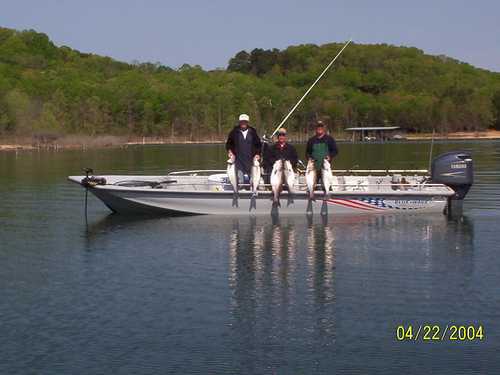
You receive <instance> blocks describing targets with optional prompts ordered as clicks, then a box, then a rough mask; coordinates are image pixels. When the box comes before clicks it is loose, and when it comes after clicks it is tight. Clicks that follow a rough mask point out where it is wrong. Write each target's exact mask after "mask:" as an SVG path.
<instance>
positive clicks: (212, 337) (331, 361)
mask: <svg viewBox="0 0 500 375" xmlns="http://www.w3.org/2000/svg"><path fill="white" fill-rule="evenodd" d="M456 149H461V150H469V151H472V152H473V156H474V160H475V168H476V173H475V179H476V181H475V185H474V186H473V188H472V190H471V192H470V193H469V196H468V197H467V200H466V202H465V208H464V215H463V217H462V218H457V219H447V218H446V217H445V216H443V215H430V216H425V215H422V216H404V217H395V216H384V217H370V216H364V217H363V216H359V217H350V218H341V217H338V218H330V219H329V220H328V222H323V221H322V220H321V218H320V217H315V218H314V219H313V221H312V222H309V221H308V220H307V218H306V216H305V215H304V217H295V218H287V217H282V218H281V219H280V220H279V221H272V220H271V218H270V217H269V218H268V217H262V218H261V217H259V218H256V219H255V218H250V217H249V218H240V219H235V218H231V217H184V218H151V219H130V218H125V217H120V216H118V215H109V211H108V210H107V209H106V208H105V207H104V206H103V205H102V204H101V203H100V202H99V201H97V200H96V199H95V198H93V197H92V198H90V201H89V222H88V226H86V224H85V219H84V210H83V202H84V192H83V190H82V189H80V188H78V187H77V186H75V185H73V184H70V183H69V182H67V181H66V176H67V175H70V174H80V173H81V169H82V168H83V167H87V166H90V167H93V168H94V170H95V171H96V173H102V174H106V173H143V174H151V173H163V172H164V171H166V170H167V169H183V168H224V163H225V160H226V157H225V154H224V151H223V148H222V146H213V145H211V146H208V145H206V146H205V145H191V146H138V147H129V148H126V149H104V150H91V151H86V152H82V151H62V152H22V153H18V154H16V153H0V267H1V268H0V319H1V320H0V373H1V374H131V373H136V374H170V373H175V374H238V373H242V374H332V373H371V374H373V373H419V374H420V373H425V372H424V371H427V373H439V374H496V373H499V371H500V357H499V355H498V353H499V351H500V319H499V318H500V291H499V285H500V245H499V243H500V226H499V222H500V142H493V141H491V142H490V141H482V142H462V143H454V144H445V143H437V144H435V147H434V154H435V155H436V154H438V153H441V152H444V151H448V150H456ZM300 152H301V153H302V152H303V147H300ZM340 152H341V154H340V155H339V158H338V159H337V161H336V167H337V168H349V167H351V166H353V165H355V164H357V165H359V166H360V167H361V168H386V167H392V168H415V167H418V168H422V167H423V168H426V166H427V163H428V153H429V144H428V143H408V144H405V143H400V144H386V145H381V144H366V145H360V144H358V145H352V144H341V145H340ZM401 324H404V325H405V326H408V325H410V324H411V325H413V326H414V327H418V326H419V325H420V324H432V325H434V324H436V325H438V326H439V327H441V329H444V328H445V327H446V326H447V325H452V324H458V325H475V326H476V327H477V326H479V325H482V326H483V327H484V338H483V339H482V340H479V339H475V340H472V341H469V340H466V341H460V340H457V341H450V340H449V339H445V340H443V341H423V340H417V341H411V340H403V341H398V339H397V331H396V329H397V326H398V325H401Z"/></svg>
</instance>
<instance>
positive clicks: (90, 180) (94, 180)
mask: <svg viewBox="0 0 500 375" xmlns="http://www.w3.org/2000/svg"><path fill="white" fill-rule="evenodd" d="M83 171H84V172H85V177H84V178H83V179H82V181H80V183H81V184H82V186H84V187H86V188H89V187H94V186H96V185H106V179H105V178H103V177H95V176H90V175H91V174H93V173H94V170H93V169H92V168H84V169H83Z"/></svg>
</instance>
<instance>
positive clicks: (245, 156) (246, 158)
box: [226, 114, 262, 183]
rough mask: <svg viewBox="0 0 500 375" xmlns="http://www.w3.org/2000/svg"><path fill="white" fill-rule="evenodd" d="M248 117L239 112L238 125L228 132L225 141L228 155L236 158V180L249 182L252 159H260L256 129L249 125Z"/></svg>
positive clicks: (259, 145)
mask: <svg viewBox="0 0 500 375" xmlns="http://www.w3.org/2000/svg"><path fill="white" fill-rule="evenodd" d="M249 121H250V117H249V116H248V115H246V114H241V115H240V117H239V121H238V126H235V127H234V128H233V130H231V132H230V133H229V135H228V137H227V142H226V150H227V152H228V157H232V156H234V157H235V159H236V169H237V170H238V180H239V181H240V183H249V176H250V173H251V169H252V163H253V160H254V159H257V160H259V159H260V149H261V146H262V144H261V141H260V138H259V136H258V134H257V131H256V130H255V129H254V128H252V127H251V126H250V125H249Z"/></svg>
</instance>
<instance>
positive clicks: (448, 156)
mask: <svg viewBox="0 0 500 375" xmlns="http://www.w3.org/2000/svg"><path fill="white" fill-rule="evenodd" d="M431 181H432V182H433V183H436V184H444V185H447V186H449V187H450V188H452V189H453V190H454V191H455V195H454V196H452V197H451V198H450V201H449V202H448V212H450V211H454V210H456V209H457V208H458V209H461V207H462V202H463V199H464V198H465V196H466V195H467V193H468V192H469V189H470V187H471V186H472V183H473V182H474V166H473V163H472V156H471V154H470V153H469V152H466V151H452V152H447V153H445V154H442V155H439V156H438V157H437V158H435V159H434V160H433V161H432V167H431Z"/></svg>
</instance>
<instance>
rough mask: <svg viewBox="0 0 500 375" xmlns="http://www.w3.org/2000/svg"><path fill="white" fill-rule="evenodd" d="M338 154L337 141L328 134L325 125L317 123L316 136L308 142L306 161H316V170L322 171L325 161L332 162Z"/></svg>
mask: <svg viewBox="0 0 500 375" xmlns="http://www.w3.org/2000/svg"><path fill="white" fill-rule="evenodd" d="M337 154H338V150H337V144H336V143H335V140H334V139H333V138H332V137H331V136H330V135H328V134H326V128H325V124H323V122H321V121H318V122H317V123H316V135H314V136H313V137H312V138H310V139H309V141H308V142H307V147H306V159H307V160H311V159H312V160H314V162H315V165H316V169H317V170H320V169H321V167H322V165H323V160H324V159H328V161H330V162H331V161H332V159H333V158H334V157H335V156H337Z"/></svg>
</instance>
